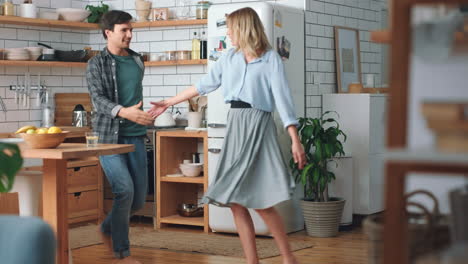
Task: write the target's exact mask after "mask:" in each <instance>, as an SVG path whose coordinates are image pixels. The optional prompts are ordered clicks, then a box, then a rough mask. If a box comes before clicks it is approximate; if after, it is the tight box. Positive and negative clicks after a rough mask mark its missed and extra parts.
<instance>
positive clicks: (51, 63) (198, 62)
mask: <svg viewBox="0 0 468 264" xmlns="http://www.w3.org/2000/svg"><path fill="white" fill-rule="evenodd" d="M207 63H208V60H177V61H147V62H145V66H147V67H156V66H177V65H205V64H207ZM1 65H5V66H22V67H28V66H30V67H74V68H85V67H86V65H87V63H86V62H64V61H10V60H0V66H1Z"/></svg>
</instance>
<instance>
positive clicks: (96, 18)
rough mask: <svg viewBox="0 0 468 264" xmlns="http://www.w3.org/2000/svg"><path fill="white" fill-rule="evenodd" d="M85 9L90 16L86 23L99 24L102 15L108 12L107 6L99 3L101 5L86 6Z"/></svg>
mask: <svg viewBox="0 0 468 264" xmlns="http://www.w3.org/2000/svg"><path fill="white" fill-rule="evenodd" d="M85 9H86V10H89V11H90V12H91V15H89V17H88V23H99V22H100V21H101V17H102V15H104V14H105V13H107V12H108V11H109V6H108V5H106V4H104V3H103V2H102V1H101V5H99V6H93V5H87V6H86V8H85Z"/></svg>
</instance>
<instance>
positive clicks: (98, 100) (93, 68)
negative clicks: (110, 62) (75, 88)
mask: <svg viewBox="0 0 468 264" xmlns="http://www.w3.org/2000/svg"><path fill="white" fill-rule="evenodd" d="M103 74H105V73H103V72H102V70H101V67H100V66H99V63H98V60H97V59H95V58H93V59H91V61H90V62H89V63H88V66H87V69H86V81H87V82H88V90H89V93H90V95H91V99H92V102H93V106H94V108H95V109H96V111H97V112H98V113H101V114H104V115H108V116H110V117H112V118H115V117H116V115H117V113H118V112H119V110H120V108H122V107H121V106H120V108H119V105H118V104H117V103H115V102H113V101H111V100H110V99H109V98H107V97H106V96H105V93H104V86H103V84H102V75H103Z"/></svg>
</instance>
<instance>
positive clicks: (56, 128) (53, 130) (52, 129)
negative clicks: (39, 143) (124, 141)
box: [47, 126, 62, 134]
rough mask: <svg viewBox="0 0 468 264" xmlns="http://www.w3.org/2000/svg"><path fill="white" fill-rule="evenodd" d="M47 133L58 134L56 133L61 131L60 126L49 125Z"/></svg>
mask: <svg viewBox="0 0 468 264" xmlns="http://www.w3.org/2000/svg"><path fill="white" fill-rule="evenodd" d="M47 133H49V134H58V133H62V129H60V127H55V126H53V127H50V128H49V130H48V131H47Z"/></svg>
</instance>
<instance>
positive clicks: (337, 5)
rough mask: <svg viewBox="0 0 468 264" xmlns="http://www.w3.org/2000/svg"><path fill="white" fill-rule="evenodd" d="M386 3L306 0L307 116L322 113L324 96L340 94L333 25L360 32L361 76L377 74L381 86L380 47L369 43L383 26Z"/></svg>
mask: <svg viewBox="0 0 468 264" xmlns="http://www.w3.org/2000/svg"><path fill="white" fill-rule="evenodd" d="M386 2H387V1H386V0H305V8H306V10H305V23H306V25H305V28H306V36H305V40H306V43H305V47H306V52H305V53H306V97H307V98H306V115H307V116H308V117H318V116H320V114H321V107H322V104H321V95H322V94H327V93H335V92H337V84H336V83H337V82H336V64H335V38H334V29H333V26H346V27H351V28H357V29H359V36H360V48H361V73H362V75H363V77H362V78H363V80H365V79H364V75H365V74H368V73H372V74H374V75H375V85H377V86H379V85H381V81H380V80H381V78H380V76H381V63H382V56H381V49H380V44H375V43H372V42H370V41H369V38H370V33H369V31H371V30H377V29H379V28H380V25H381V21H380V19H381V16H380V12H381V10H382V8H383V7H384V5H385V4H386Z"/></svg>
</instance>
